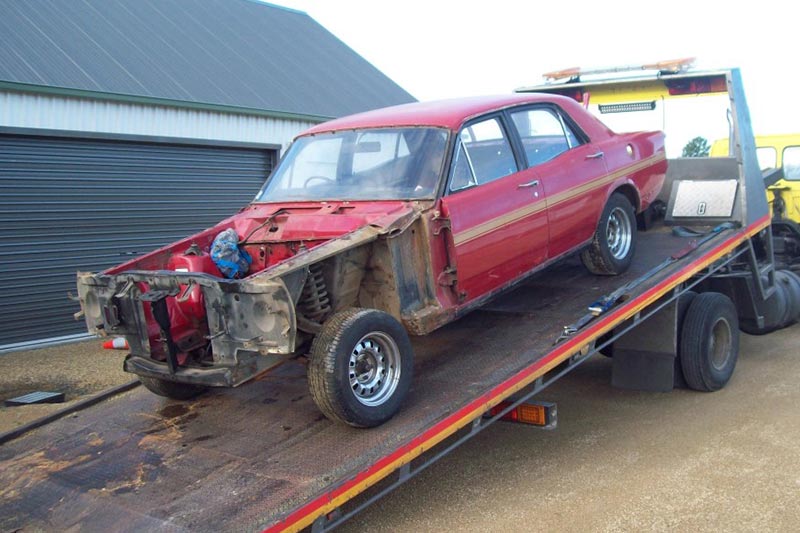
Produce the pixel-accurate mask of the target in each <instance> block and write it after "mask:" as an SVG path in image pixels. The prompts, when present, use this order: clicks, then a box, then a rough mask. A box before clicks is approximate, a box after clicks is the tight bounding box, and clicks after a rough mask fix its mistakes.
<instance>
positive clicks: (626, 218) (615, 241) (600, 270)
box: [581, 193, 636, 276]
mask: <svg viewBox="0 0 800 533" xmlns="http://www.w3.org/2000/svg"><path fill="white" fill-rule="evenodd" d="M635 251H636V213H635V211H634V209H633V206H632V205H631V202H630V201H629V200H628V198H627V197H626V196H625V195H624V194H621V193H614V194H612V195H611V197H610V198H609V199H608V202H607V203H606V206H605V208H603V213H602V214H601V215H600V222H599V223H598V225H597V230H596V231H595V234H594V238H593V239H592V243H591V244H590V245H589V247H588V248H587V249H586V250H584V251H583V253H581V260H582V261H583V264H584V265H585V266H586V268H587V269H588V270H589V272H591V273H592V274H598V275H601V276H615V275H617V274H622V273H623V272H625V271H626V270H628V267H629V266H630V265H631V261H632V260H633V254H634V252H635Z"/></svg>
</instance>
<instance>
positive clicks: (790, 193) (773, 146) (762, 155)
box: [709, 133, 800, 223]
mask: <svg viewBox="0 0 800 533" xmlns="http://www.w3.org/2000/svg"><path fill="white" fill-rule="evenodd" d="M755 140H756V155H757V157H758V163H759V166H760V167H761V170H763V171H766V170H768V169H779V170H781V171H782V173H781V174H779V177H780V179H778V180H777V181H775V183H772V184H770V185H769V186H768V187H767V200H768V201H769V204H770V208H771V210H772V214H773V217H775V218H778V219H788V220H791V221H793V222H796V223H800V133H787V134H782V135H756V137H755ZM729 153H730V150H729V141H728V139H727V138H725V139H718V140H716V141H714V143H713V144H712V145H711V151H710V153H709V155H710V156H711V157H728V154H729Z"/></svg>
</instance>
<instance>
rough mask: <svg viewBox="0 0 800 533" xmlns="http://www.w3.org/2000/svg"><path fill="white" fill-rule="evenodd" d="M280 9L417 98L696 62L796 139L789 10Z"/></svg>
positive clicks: (757, 120) (322, 5)
mask: <svg viewBox="0 0 800 533" xmlns="http://www.w3.org/2000/svg"><path fill="white" fill-rule="evenodd" d="M273 3H275V4H279V5H283V6H286V7H290V8H293V9H297V10H300V11H305V12H306V13H308V14H309V15H310V16H311V17H313V18H314V19H315V20H316V21H317V22H319V23H320V24H322V25H323V26H325V27H326V28H327V29H328V30H330V31H331V32H332V33H333V34H334V35H336V36H337V37H338V38H339V39H341V40H342V41H344V42H345V43H346V44H347V45H349V46H350V47H351V48H353V49H354V50H355V51H356V52H358V53H359V54H361V56H363V57H364V58H366V59H367V60H368V61H370V62H371V63H372V64H373V65H375V66H376V67H377V68H378V69H380V70H381V71H382V72H384V73H385V74H386V75H387V76H389V77H390V78H392V79H393V80H394V81H395V82H397V83H398V84H399V85H400V86H402V87H403V88H405V89H406V90H407V91H409V92H410V93H411V94H412V95H414V96H415V97H416V98H418V99H420V100H432V99H438V98H448V97H455V96H468V95H478V94H496V93H506V92H509V91H511V90H513V89H514V88H516V87H520V86H523V85H538V84H540V83H542V81H543V80H542V77H541V76H542V73H544V72H548V71H551V70H556V69H562V68H567V67H575V66H580V67H602V66H609V65H623V64H639V63H648V62H653V61H657V60H662V59H673V58H679V57H697V59H698V60H697V63H696V66H697V67H700V68H721V67H739V68H741V70H742V76H743V78H744V81H745V88H746V92H747V98H748V103H749V106H750V112H751V116H752V118H753V124H754V129H755V131H756V133H783V132H795V131H800V111H798V109H800V61H798V55H797V54H798V51H799V50H800V45H798V41H797V35H798V33H800V32H798V16H797V13H796V8H791V7H790V6H791V5H792V3H791V2H781V3H779V2H778V1H774V0H760V1H758V2H747V3H744V2H742V3H740V2H731V1H727V2H722V1H705V0H694V1H685V0H672V1H671V2H668V3H664V2H648V1H638V2H635V1H619V2H614V1H607V2H592V3H589V2H585V1H583V0H577V1H564V0H561V1H557V2H556V1H553V2H541V1H511V0H489V1H485V2H470V1H467V0H464V1H460V2H451V1H434V0H427V1H420V0H403V1H402V2H381V1H374V0H373V1H367V0H275V1H274V2H273ZM742 6H746V7H742Z"/></svg>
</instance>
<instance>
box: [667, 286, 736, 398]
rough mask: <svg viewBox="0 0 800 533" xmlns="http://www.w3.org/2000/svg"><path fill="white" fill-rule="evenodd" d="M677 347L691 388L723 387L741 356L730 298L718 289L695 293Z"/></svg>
mask: <svg viewBox="0 0 800 533" xmlns="http://www.w3.org/2000/svg"><path fill="white" fill-rule="evenodd" d="M678 347H679V357H680V360H681V367H682V369H683V377H684V378H685V379H686V384H687V385H688V386H689V388H691V389H694V390H697V391H703V392H712V391H716V390H719V389H721V388H722V387H724V386H725V385H726V384H727V383H728V381H729V380H730V379H731V376H732V375H733V370H734V369H735V368H736V360H737V358H738V357H739V320H738V319H737V317H736V306H735V305H734V304H733V302H732V301H731V299H730V298H728V297H727V296H725V295H724V294H720V293H718V292H704V293H702V294H698V295H697V296H695V297H694V299H693V300H692V303H691V304H689V309H687V311H686V316H685V317H684V319H683V327H682V330H681V334H680V339H679V346H678Z"/></svg>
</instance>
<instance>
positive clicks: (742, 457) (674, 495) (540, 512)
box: [341, 325, 800, 532]
mask: <svg viewBox="0 0 800 533" xmlns="http://www.w3.org/2000/svg"><path fill="white" fill-rule="evenodd" d="M610 376H611V365H610V361H609V360H608V359H605V358H604V357H602V356H598V357H596V358H594V359H592V360H590V361H588V362H587V363H585V364H584V365H583V366H582V367H579V368H578V369H577V370H576V371H575V372H574V373H573V375H571V376H568V377H566V378H565V379H563V380H562V381H561V382H559V383H557V384H556V385H554V386H553V387H552V388H551V389H548V390H546V391H544V392H543V393H542V395H541V399H546V400H552V401H556V402H558V408H559V420H560V421H559V427H558V428H557V429H556V430H554V431H549V432H548V431H541V430H538V429H534V428H530V427H525V426H519V425H513V424H508V423H498V424H495V425H494V426H492V427H490V428H489V429H487V430H486V431H484V432H483V433H482V434H481V435H479V436H478V437H476V438H474V439H473V440H472V441H470V442H468V443H467V444H466V445H464V446H462V447H461V448H460V449H458V450H456V451H455V452H454V453H453V454H451V455H450V456H448V457H446V458H445V459H443V460H442V461H440V462H439V463H438V464H436V465H434V466H433V467H431V468H429V469H428V470H427V471H425V472H423V473H422V474H420V476H418V477H417V478H416V479H413V480H412V481H410V482H409V483H407V484H406V485H404V486H403V487H401V488H400V489H398V490H397V491H395V492H394V493H393V494H391V495H390V496H388V497H386V498H384V499H383V500H381V501H380V502H378V503H377V504H375V505H373V506H372V507H370V508H368V509H367V510H366V511H364V512H363V513H362V514H361V515H359V516H357V517H356V518H354V519H353V520H351V521H350V522H348V523H347V524H345V526H344V527H343V528H342V529H341V531H346V532H355V531H575V532H586V531H682V532H685V531H692V532H697V531H715V532H716V531H787V532H789V531H798V530H800V454H798V443H800V385H798V382H799V381H800V325H796V326H794V327H792V328H789V329H786V330H783V331H778V332H775V333H773V334H771V335H768V336H765V337H751V336H747V335H744V334H743V335H742V343H741V353H740V359H739V363H738V366H737V369H736V372H735V374H734V376H733V379H732V380H731V382H730V383H729V384H728V386H727V387H726V388H725V389H723V390H722V391H719V392H716V393H711V394H708V393H697V392H692V391H686V390H676V391H674V392H672V393H666V394H661V393H639V392H631V391H622V390H616V389H612V388H611V387H610V385H609V383H610Z"/></svg>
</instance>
